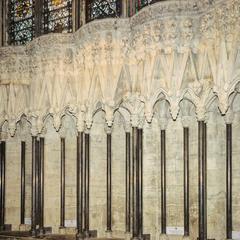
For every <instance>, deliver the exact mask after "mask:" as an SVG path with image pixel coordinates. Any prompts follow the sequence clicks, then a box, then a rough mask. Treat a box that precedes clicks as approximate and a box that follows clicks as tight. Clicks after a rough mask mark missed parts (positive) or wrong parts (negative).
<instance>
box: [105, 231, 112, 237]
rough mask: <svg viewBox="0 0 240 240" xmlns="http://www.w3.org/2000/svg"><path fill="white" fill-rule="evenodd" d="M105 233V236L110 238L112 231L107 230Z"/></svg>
mask: <svg viewBox="0 0 240 240" xmlns="http://www.w3.org/2000/svg"><path fill="white" fill-rule="evenodd" d="M105 234H106V238H112V231H111V230H107V231H106V232H105Z"/></svg>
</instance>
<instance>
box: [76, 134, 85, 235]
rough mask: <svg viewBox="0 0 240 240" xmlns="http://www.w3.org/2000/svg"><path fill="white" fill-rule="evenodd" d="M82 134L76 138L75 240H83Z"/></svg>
mask: <svg viewBox="0 0 240 240" xmlns="http://www.w3.org/2000/svg"><path fill="white" fill-rule="evenodd" d="M83 144H84V133H83V132H78V136H77V235H76V239H83V238H84V234H83V174H84V165H83V157H84V148H83V146H84V145H83Z"/></svg>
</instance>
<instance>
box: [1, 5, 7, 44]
mask: <svg viewBox="0 0 240 240" xmlns="http://www.w3.org/2000/svg"><path fill="white" fill-rule="evenodd" d="M5 16H6V1H0V23H1V24H0V47H2V46H4V45H5V43H6V36H7V35H6V17H5Z"/></svg>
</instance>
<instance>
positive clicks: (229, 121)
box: [224, 108, 234, 124]
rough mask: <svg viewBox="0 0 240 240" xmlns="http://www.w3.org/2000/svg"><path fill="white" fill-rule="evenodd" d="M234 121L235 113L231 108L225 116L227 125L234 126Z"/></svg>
mask: <svg viewBox="0 0 240 240" xmlns="http://www.w3.org/2000/svg"><path fill="white" fill-rule="evenodd" d="M233 120H234V112H233V111H232V109H230V108H229V109H228V111H227V112H226V114H225V116H224V121H225V123H226V124H232V123H233Z"/></svg>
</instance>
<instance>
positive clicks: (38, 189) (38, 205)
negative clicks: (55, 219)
mask: <svg viewBox="0 0 240 240" xmlns="http://www.w3.org/2000/svg"><path fill="white" fill-rule="evenodd" d="M35 171H36V173H35V174H36V188H35V189H36V190H35V194H36V225H39V220H40V194H41V192H40V141H39V139H37V142H36V168H35Z"/></svg>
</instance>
